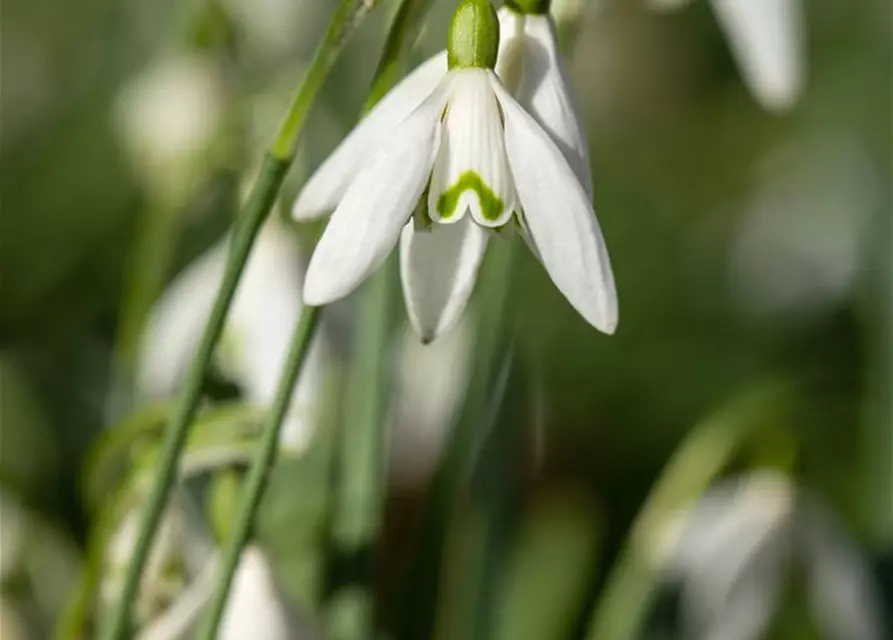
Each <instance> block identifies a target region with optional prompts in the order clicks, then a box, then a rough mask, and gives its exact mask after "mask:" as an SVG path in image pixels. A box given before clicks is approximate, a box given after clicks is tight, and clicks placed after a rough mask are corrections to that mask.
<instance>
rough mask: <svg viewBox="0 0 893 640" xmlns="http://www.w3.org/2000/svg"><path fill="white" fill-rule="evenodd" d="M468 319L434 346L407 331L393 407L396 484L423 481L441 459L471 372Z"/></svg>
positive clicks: (400, 349)
mask: <svg viewBox="0 0 893 640" xmlns="http://www.w3.org/2000/svg"><path fill="white" fill-rule="evenodd" d="M472 343H473V341H472V331H471V327H470V326H469V323H468V320H466V319H461V320H459V322H458V324H457V325H456V327H455V328H454V329H453V330H452V331H450V332H449V333H447V334H446V335H444V336H443V338H442V339H440V340H438V341H437V342H436V343H434V344H433V345H421V344H419V340H418V338H416V337H415V335H414V334H413V332H412V330H411V329H409V328H408V327H406V328H405V329H404V335H403V336H402V337H401V340H400V344H399V346H398V355H397V380H396V383H395V385H394V393H393V395H392V399H391V406H390V422H391V430H390V438H391V440H390V447H389V449H390V458H391V460H390V469H391V475H392V479H393V481H394V482H395V483H396V484H400V485H405V486H412V485H415V484H420V483H423V482H424V481H425V480H426V478H427V477H428V476H429V474H430V473H432V472H433V471H434V469H435V467H436V466H437V462H438V460H440V454H441V450H442V449H443V444H444V437H445V436H446V434H447V433H448V431H449V429H450V427H451V426H452V423H453V420H454V419H455V417H456V412H457V411H458V409H459V406H460V403H461V401H462V397H463V393H464V391H465V388H466V387H467V386H468V379H469V375H470V371H471V360H472V346H473V344H472Z"/></svg>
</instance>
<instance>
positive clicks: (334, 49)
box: [102, 0, 379, 640]
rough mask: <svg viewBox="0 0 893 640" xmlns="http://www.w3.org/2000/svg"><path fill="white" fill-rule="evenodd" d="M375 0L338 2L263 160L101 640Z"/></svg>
mask: <svg viewBox="0 0 893 640" xmlns="http://www.w3.org/2000/svg"><path fill="white" fill-rule="evenodd" d="M378 1H379V0H341V4H340V5H339V6H338V9H337V10H336V12H335V16H334V17H333V18H332V22H331V24H330V26H329V30H328V32H327V33H326V37H325V40H323V42H322V44H321V45H320V47H319V48H318V49H317V51H316V54H315V56H314V59H313V62H312V63H311V65H310V69H309V71H308V72H307V75H306V76H305V78H304V81H303V82H302V84H301V87H300V89H298V92H297V93H296V94H295V97H294V100H293V102H292V104H291V107H290V109H289V111H288V113H287V114H286V117H285V119H284V120H283V122H282V125H281V126H280V129H279V132H278V134H277V136H276V138H275V141H274V143H273V146H272V148H271V150H270V152H269V153H268V154H267V155H266V156H265V158H264V161H263V165H262V166H261V170H260V175H259V176H258V179H257V181H256V182H255V183H254V187H253V189H252V190H251V194H250V195H249V198H248V201H247V202H246V204H245V206H244V208H243V211H242V213H241V216H240V222H239V224H238V225H237V228H236V231H235V234H234V236H233V239H232V244H231V246H230V253H229V259H228V261H227V265H226V271H225V273H224V276H223V282H222V283H221V285H220V289H219V291H218V293H217V297H216V299H215V301H214V306H213V308H212V310H211V315H210V317H209V318H208V322H207V324H206V325H205V329H204V332H203V334H202V338H201V342H200V344H199V348H198V352H197V353H196V356H195V359H194V360H193V362H192V364H191V365H190V368H189V372H188V374H187V376H186V381H185V383H184V386H183V391H182V393H181V395H180V398H179V401H178V404H177V408H176V411H175V413H174V416H173V418H172V419H171V421H170V423H169V426H168V429H167V431H166V434H165V439H164V443H163V444H162V451H161V455H160V456H159V459H158V472H157V475H156V476H155V480H154V483H153V485H152V490H151V493H150V494H149V499H148V501H147V504H146V509H145V511H144V513H143V517H142V521H141V522H140V529H139V536H138V538H137V543H136V547H135V549H134V552H133V558H132V559H131V561H130V565H129V566H128V569H127V575H126V577H125V580H124V586H123V589H122V592H121V597H120V599H119V600H118V603H117V605H116V606H115V609H114V611H113V612H112V617H111V620H110V622H109V624H108V626H107V627H106V628H105V632H104V633H103V635H102V638H104V639H105V640H121V639H122V638H124V637H126V636H127V635H128V634H129V631H130V629H129V627H130V610H131V606H132V604H133V600H134V599H135V598H136V595H137V591H138V589H139V584H140V576H141V575H142V572H143V568H144V567H145V564H146V560H147V559H148V556H149V550H150V548H151V545H152V540H153V538H154V536H155V531H156V529H157V528H158V524H159V521H160V520H161V514H162V512H163V511H164V507H165V504H166V503H167V499H168V496H169V494H170V492H171V488H172V487H173V485H174V482H175V481H176V476H177V473H176V472H177V461H178V459H179V457H180V453H181V451H182V449H183V446H184V445H185V443H186V436H187V434H188V431H189V425H190V423H191V422H192V419H193V418H194V417H195V413H196V410H197V407H198V403H199V401H200V399H201V391H202V383H203V381H204V379H205V374H206V371H207V369H208V366H209V365H210V362H211V357H212V355H213V353H214V349H215V346H216V344H217V341H218V339H219V338H220V334H221V332H222V330H223V324H224V320H225V319H226V314H227V311H228V310H229V307H230V304H231V303H232V300H233V297H234V295H235V291H236V286H237V285H238V282H239V278H240V276H241V275H242V271H243V269H244V267H245V263H246V262H247V260H248V254H249V253H250V251H251V247H252V245H253V244H254V240H255V238H256V236H257V234H258V232H259V230H260V228H261V226H262V224H263V223H264V221H265V220H266V219H267V216H268V215H269V213H270V209H271V208H272V206H273V203H274V201H275V199H276V196H277V195H278V193H279V188H280V187H281V186H282V181H283V180H284V178H285V174H286V172H287V170H288V168H289V166H290V165H291V162H292V159H293V157H294V153H295V147H296V145H297V142H298V139H299V138H300V135H301V133H302V132H303V129H304V125H305V123H306V119H307V115H308V113H309V112H310V107H311V106H312V105H313V103H314V102H315V100H316V97H317V95H318V94H319V90H320V89H321V87H322V84H323V81H324V80H325V78H326V76H327V75H328V72H329V70H330V69H331V67H332V65H333V64H334V62H335V60H336V59H337V57H338V53H339V52H340V50H341V47H342V45H343V44H344V42H345V40H346V39H347V37H348V36H349V35H350V34H351V33H352V32H353V30H354V29H355V28H356V27H357V26H358V25H359V23H360V22H361V21H362V18H363V17H364V16H365V15H366V13H368V11H369V10H371V9H372V8H373V7H374V6H375V5H377V4H378Z"/></svg>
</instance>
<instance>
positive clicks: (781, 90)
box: [711, 0, 804, 110]
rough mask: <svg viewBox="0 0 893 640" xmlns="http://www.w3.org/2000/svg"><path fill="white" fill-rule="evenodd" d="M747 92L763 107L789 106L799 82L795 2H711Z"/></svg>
mask: <svg viewBox="0 0 893 640" xmlns="http://www.w3.org/2000/svg"><path fill="white" fill-rule="evenodd" d="M711 4H712V5H713V10H714V12H715V13H716V18H717V20H718V21H719V24H720V26H721V27H722V29H723V31H725V34H726V37H727V38H728V40H729V47H730V48H731V49H732V53H733V54H734V55H735V58H736V59H737V61H738V66H739V67H741V73H742V75H743V76H744V80H745V82H746V83H747V85H748V87H749V88H750V90H751V92H752V93H753V94H754V96H756V98H757V100H759V102H760V103H761V104H762V105H763V106H764V107H766V108H767V109H775V110H781V109H786V108H789V107H791V106H792V105H793V104H794V102H795V101H796V99H797V98H798V97H799V95H800V92H801V89H802V84H803V55H804V54H803V47H804V43H803V15H802V13H803V12H802V6H801V4H800V0H711Z"/></svg>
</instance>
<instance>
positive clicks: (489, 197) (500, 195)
mask: <svg viewBox="0 0 893 640" xmlns="http://www.w3.org/2000/svg"><path fill="white" fill-rule="evenodd" d="M455 73H456V79H455V82H454V85H453V92H452V96H451V97H450V101H449V105H448V107H447V111H446V116H445V118H444V121H443V123H442V125H441V126H442V127H443V129H442V131H443V135H442V138H441V146H440V151H439V153H438V156H437V160H436V162H435V165H434V170H433V172H432V176H431V188H430V190H429V192H428V215H429V216H430V217H431V219H432V220H434V221H437V222H443V223H451V222H455V221H457V220H459V219H461V218H462V216H463V215H465V212H466V211H470V212H471V215H472V217H473V218H474V220H475V222H477V223H478V224H480V225H483V226H486V227H499V226H502V225H504V224H505V223H506V222H508V220H509V219H510V218H511V215H512V211H513V209H514V208H515V202H516V197H515V189H514V185H513V182H512V176H511V172H510V170H509V167H508V161H507V159H506V155H505V142H504V133H503V125H502V118H501V117H500V113H499V107H498V105H497V102H496V97H495V96H494V94H493V90H492V88H491V87H490V85H489V81H488V76H487V74H489V73H492V72H491V71H489V70H486V69H474V68H470V69H462V70H460V71H457V72H455Z"/></svg>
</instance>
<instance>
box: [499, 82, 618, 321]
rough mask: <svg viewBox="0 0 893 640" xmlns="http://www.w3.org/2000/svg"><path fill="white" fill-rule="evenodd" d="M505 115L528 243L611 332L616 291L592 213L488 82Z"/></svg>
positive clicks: (557, 162)
mask: <svg viewBox="0 0 893 640" xmlns="http://www.w3.org/2000/svg"><path fill="white" fill-rule="evenodd" d="M493 88H494V91H495V92H496V95H497V97H498V98H499V102H500V104H501V105H502V111H503V113H504V114H505V144H506V151H507V153H508V159H509V165H510V166H511V170H512V175H513V176H514V178H515V188H516V189H517V191H518V198H519V200H520V203H521V207H522V208H523V210H524V218H525V221H526V223H527V229H528V230H529V232H530V236H531V240H532V242H533V243H534V244H535V245H536V248H537V250H538V253H539V255H540V257H541V258H542V261H543V264H544V265H545V267H546V270H547V271H548V272H549V276H550V277H551V278H552V281H553V282H554V283H555V285H556V286H557V287H558V289H559V290H560V291H561V292H562V293H563V294H564V295H565V297H566V298H567V299H568V301H569V302H570V303H571V304H572V305H573V307H574V308H575V309H576V310H577V311H579V312H580V314H581V315H582V316H583V317H584V318H585V319H586V320H587V321H588V322H589V323H590V324H592V325H593V326H595V327H596V328H598V329H600V330H601V331H604V332H605V333H613V332H614V329H615V328H616V327H617V292H616V290H615V288H614V274H613V273H612V271H611V263H610V260H609V258H608V250H607V248H606V247H605V241H604V238H603V237H602V232H601V229H600V228H599V226H598V220H596V217H595V211H593V209H592V204H591V203H590V200H589V197H588V196H587V194H586V191H585V189H584V188H583V187H582V186H581V185H580V182H579V181H578V180H577V178H576V176H575V175H574V172H573V170H572V169H571V167H570V165H569V164H568V163H567V161H566V160H565V159H564V156H563V155H562V154H561V151H560V150H559V149H558V147H557V146H556V145H555V143H554V142H553V141H552V138H551V137H550V136H549V134H547V133H546V132H545V131H544V130H543V129H542V128H541V127H540V126H539V125H538V124H537V123H536V122H535V121H534V120H533V118H532V117H531V116H530V115H528V114H527V112H525V111H524V109H522V108H521V106H520V105H519V104H518V103H517V102H515V100H514V98H512V97H511V96H510V95H509V94H508V92H507V91H506V90H505V89H504V88H503V87H502V86H501V85H500V84H499V82H498V81H497V80H496V78H495V77H494V78H493Z"/></svg>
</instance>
